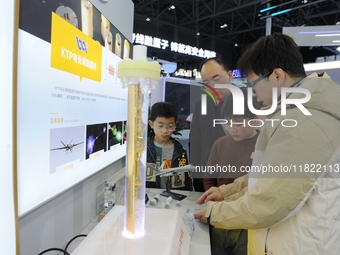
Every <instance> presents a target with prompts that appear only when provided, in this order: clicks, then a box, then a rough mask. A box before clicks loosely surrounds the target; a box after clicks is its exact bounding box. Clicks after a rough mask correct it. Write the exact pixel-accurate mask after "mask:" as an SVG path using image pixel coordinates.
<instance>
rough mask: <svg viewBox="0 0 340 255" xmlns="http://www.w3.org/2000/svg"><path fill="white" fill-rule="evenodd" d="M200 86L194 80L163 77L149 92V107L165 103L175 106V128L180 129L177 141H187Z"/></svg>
mask: <svg viewBox="0 0 340 255" xmlns="http://www.w3.org/2000/svg"><path fill="white" fill-rule="evenodd" d="M201 88H202V84H200V83H199V82H197V81H195V80H189V79H181V78H174V77H163V78H161V79H160V81H159V82H158V85H157V87H156V89H154V90H152V91H151V100H150V105H151V106H152V105H153V104H154V103H156V102H160V101H165V102H171V103H173V104H174V105H175V107H176V109H177V113H178V123H177V127H178V128H180V129H181V131H180V133H181V135H179V136H176V137H177V138H179V139H189V132H190V122H191V118H192V114H193V109H194V106H195V103H196V102H197V101H198V100H200V98H201V94H202V93H204V92H203V91H202V90H201Z"/></svg>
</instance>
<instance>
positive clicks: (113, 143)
mask: <svg viewBox="0 0 340 255" xmlns="http://www.w3.org/2000/svg"><path fill="white" fill-rule="evenodd" d="M19 23H20V24H19V49H18V50H19V52H18V54H19V61H18V63H19V64H18V120H17V121H18V171H19V172H18V178H19V181H18V184H19V185H18V186H19V216H22V215H23V214H25V213H27V212H29V211H30V210H32V209H34V208H35V207H37V206H39V205H40V204H42V203H43V202H45V201H47V200H49V199H50V198H52V197H54V196H56V195H57V194H59V193H61V192H62V191H64V190H66V189H67V188H70V187H71V186H73V185H75V184H76V183H78V182H80V181H82V180H84V179H85V178H87V177H89V176H90V175H92V174H94V173H96V172H97V171H99V170H101V169H103V168H104V167H106V166H108V165H109V164H111V163H113V162H114V161H116V160H118V159H119V158H121V157H123V156H125V154H126V144H125V140H126V128H125V127H126V120H127V89H123V88H122V87H121V84H120V81H119V79H118V77H117V64H118V62H119V61H120V60H121V59H122V58H125V57H129V56H130V54H131V48H130V45H131V44H130V42H129V41H128V40H127V39H126V38H125V37H124V36H123V35H122V34H121V33H120V32H119V31H118V30H117V29H116V28H115V27H114V25H113V24H112V23H110V21H109V20H108V19H107V18H106V17H105V16H103V15H102V14H101V13H100V12H99V11H98V10H97V9H96V8H95V7H94V6H93V5H92V4H91V2H90V1H88V0H72V1H71V0H69V1H64V2H63V4H61V3H60V1H58V0H48V1H35V0H26V1H21V2H20V19H19Z"/></svg>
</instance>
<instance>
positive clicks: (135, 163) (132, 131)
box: [118, 45, 160, 238]
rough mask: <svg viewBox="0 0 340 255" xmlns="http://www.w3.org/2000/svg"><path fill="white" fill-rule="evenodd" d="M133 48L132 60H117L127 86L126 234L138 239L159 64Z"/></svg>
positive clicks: (140, 228)
mask: <svg viewBox="0 0 340 255" xmlns="http://www.w3.org/2000/svg"><path fill="white" fill-rule="evenodd" d="M133 50H134V52H133V60H130V59H127V60H124V61H121V62H119V63H118V77H119V78H120V79H121V81H122V83H123V86H127V87H128V120H127V153H126V166H125V212H124V233H125V234H126V235H127V236H129V237H132V238H135V237H140V236H142V235H143V234H144V219H145V179H146V153H147V150H146V146H147V129H148V125H147V123H148V105H149V97H148V91H149V86H150V85H152V84H153V85H155V83H156V82H157V80H158V79H159V75H160V66H159V64H158V63H155V62H147V60H146V47H145V46H139V45H138V46H134V48H133Z"/></svg>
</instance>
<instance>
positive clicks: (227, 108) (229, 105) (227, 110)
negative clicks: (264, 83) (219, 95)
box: [221, 87, 261, 120]
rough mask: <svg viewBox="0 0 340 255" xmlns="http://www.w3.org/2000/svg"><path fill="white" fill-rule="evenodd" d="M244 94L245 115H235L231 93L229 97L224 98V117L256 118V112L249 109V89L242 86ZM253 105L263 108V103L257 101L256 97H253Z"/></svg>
mask: <svg viewBox="0 0 340 255" xmlns="http://www.w3.org/2000/svg"><path fill="white" fill-rule="evenodd" d="M240 89H241V91H242V93H243V96H244V114H243V115H234V113H233V109H234V108H233V101H234V100H233V94H232V93H230V94H229V95H228V96H227V98H226V99H225V100H224V102H223V105H222V109H221V116H222V118H225V119H234V118H235V117H236V118H242V117H243V118H248V119H250V120H251V119H254V117H255V114H254V113H252V112H251V111H250V110H249V107H248V103H247V102H248V100H247V99H248V90H247V88H246V87H241V88H240ZM253 106H254V108H255V109H260V108H261V104H260V103H259V102H257V100H256V97H253Z"/></svg>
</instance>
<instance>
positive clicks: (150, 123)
mask: <svg viewBox="0 0 340 255" xmlns="http://www.w3.org/2000/svg"><path fill="white" fill-rule="evenodd" d="M148 122H149V125H150V127H151V128H153V121H151V120H148Z"/></svg>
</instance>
